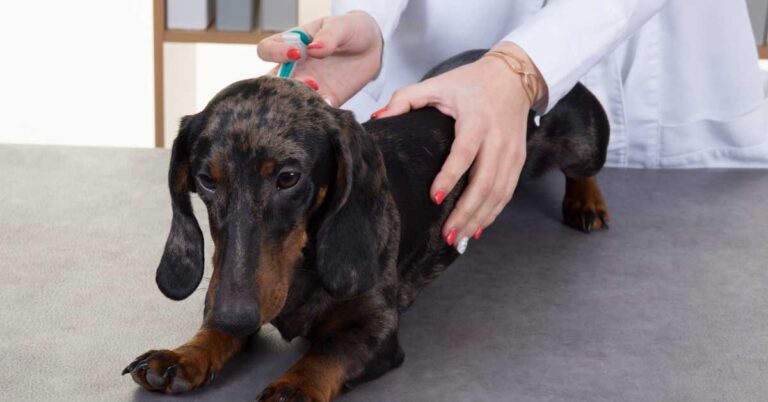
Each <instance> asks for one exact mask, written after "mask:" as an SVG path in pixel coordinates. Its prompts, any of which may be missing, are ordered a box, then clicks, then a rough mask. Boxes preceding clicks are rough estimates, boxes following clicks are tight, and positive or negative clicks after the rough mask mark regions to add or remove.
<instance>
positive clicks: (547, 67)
mask: <svg viewBox="0 0 768 402" xmlns="http://www.w3.org/2000/svg"><path fill="white" fill-rule="evenodd" d="M667 1H668V0H610V1H605V0H550V1H548V2H547V4H546V5H545V6H544V7H543V8H542V9H541V10H540V11H539V12H538V13H536V14H535V15H533V16H532V17H531V18H530V19H529V20H527V21H526V22H525V23H523V24H522V25H521V26H520V27H518V28H517V29H515V30H514V31H512V33H510V34H509V35H507V36H506V37H505V38H504V39H502V40H503V41H510V42H514V43H516V44H517V45H518V46H520V47H521V48H522V49H523V50H525V52H526V53H528V56H529V57H530V58H531V60H533V62H534V63H535V64H536V67H538V69H539V71H540V72H541V75H542V77H543V79H544V81H545V82H546V83H547V87H548V88H549V97H548V102H547V104H546V105H542V106H540V107H539V108H538V109H539V110H537V111H538V112H540V113H542V114H543V113H546V112H548V111H549V110H551V109H552V107H554V106H555V104H556V103H557V102H558V101H559V100H560V99H561V98H562V97H563V96H565V95H566V94H567V93H568V92H569V91H570V90H571V88H573V86H574V85H576V82H578V80H579V79H580V78H581V77H582V76H584V74H586V73H587V71H588V70H589V69H590V68H592V67H593V66H594V65H596V64H597V63H598V62H599V61H600V59H602V58H603V57H604V56H606V55H607V54H609V53H610V52H612V51H613V50H614V49H616V47H618V46H619V45H620V44H621V43H622V42H623V41H624V40H625V39H627V38H628V37H630V36H631V35H632V34H634V33H635V32H636V31H637V30H638V29H640V27H642V26H643V24H645V23H646V22H647V21H648V20H649V19H651V17H653V16H654V15H655V14H656V13H657V12H658V11H659V10H660V9H661V8H662V7H663V6H664V4H665V3H666V2H667Z"/></svg>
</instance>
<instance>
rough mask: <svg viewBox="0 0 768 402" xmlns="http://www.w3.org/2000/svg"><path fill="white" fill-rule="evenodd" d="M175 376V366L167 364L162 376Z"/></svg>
mask: <svg viewBox="0 0 768 402" xmlns="http://www.w3.org/2000/svg"><path fill="white" fill-rule="evenodd" d="M171 377H176V366H169V367H168V368H167V369H165V373H163V378H171Z"/></svg>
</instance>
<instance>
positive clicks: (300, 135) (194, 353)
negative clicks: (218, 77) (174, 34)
mask: <svg viewBox="0 0 768 402" xmlns="http://www.w3.org/2000/svg"><path fill="white" fill-rule="evenodd" d="M482 53H483V51H474V52H468V53H465V54H462V55H459V56H457V57H455V58H453V59H451V60H449V61H447V62H446V63H444V64H442V65H441V66H438V67H437V68H436V69H435V70H433V71H432V72H430V74H429V75H436V74H439V73H441V72H443V71H446V70H447V69H450V68H452V67H453V66H455V65H460V64H463V63H466V62H469V61H472V60H474V59H476V58H477V57H479V56H480V55H482ZM528 126H529V132H528V150H527V155H528V159H527V162H526V166H525V169H524V175H526V176H535V175H536V174H539V173H541V172H543V171H545V170H547V169H549V168H560V169H562V170H563V171H564V172H565V174H566V176H567V177H568V180H567V183H569V184H568V186H570V188H569V189H567V193H566V197H565V200H564V203H563V212H564V218H565V222H566V223H568V224H570V225H572V226H575V227H577V228H580V229H582V230H586V231H589V230H590V229H592V228H599V227H604V226H605V221H606V220H607V219H608V215H607V214H608V212H607V210H606V208H605V203H604V202H603V200H602V196H601V195H600V193H599V190H598V188H597V185H596V182H595V180H594V177H593V176H594V175H595V174H596V173H597V171H598V170H599V169H600V168H601V167H602V165H603V162H604V160H605V153H606V147H607V142H608V123H607V119H606V117H605V113H604V112H603V110H602V108H601V107H600V104H599V103H598V102H597V100H596V99H595V98H594V97H593V96H592V95H591V94H590V93H589V92H588V91H587V90H586V89H585V88H584V87H582V86H581V85H578V86H577V87H576V88H574V89H573V91H572V92H571V93H569V94H568V95H567V96H566V97H565V98H564V99H563V100H562V101H561V102H560V103H559V104H558V105H557V106H556V107H555V108H554V110H553V111H552V112H551V113H549V114H547V115H546V116H543V117H542V118H541V122H540V125H539V126H538V127H537V125H536V124H535V122H534V120H533V115H532V114H531V116H530V118H529V122H528ZM453 128H454V122H453V120H452V119H451V118H449V117H446V116H444V115H443V114H441V113H440V112H438V111H437V110H435V109H432V108H426V109H422V110H417V111H414V112H411V113H407V114H405V115H402V116H398V117H392V118H385V119H380V120H375V121H369V122H367V123H365V124H364V125H362V126H361V125H360V124H358V123H357V122H356V121H355V119H354V116H353V115H352V113H350V112H347V111H344V110H340V109H335V108H332V107H330V106H328V105H327V104H325V102H323V100H322V99H321V98H320V97H319V96H318V95H317V94H316V93H314V92H313V91H312V90H310V89H309V88H307V87H306V86H305V85H303V84H301V83H297V82H295V81H292V80H286V79H279V78H273V77H261V78H258V79H252V80H246V81H241V82H237V83H235V84H233V85H231V86H229V87H227V88H226V89H224V90H223V91H221V92H220V93H219V94H218V95H217V96H216V97H215V98H214V99H213V100H211V102H210V103H209V104H208V106H207V107H206V108H205V109H204V110H203V111H202V112H200V113H198V114H196V115H194V116H188V117H185V118H184V119H183V121H182V123H181V129H180V131H179V135H178V138H177V139H176V140H175V142H174V145H173V152H172V156H171V166H170V172H169V187H170V192H171V200H172V206H173V220H172V224H171V232H170V235H169V236H168V240H167V243H166V248H165V253H164V254H163V257H162V260H161V262H160V266H159V267H158V269H157V278H156V279H157V285H158V287H159V288H160V290H161V291H162V292H163V293H164V294H165V295H166V296H168V297H169V298H171V299H174V300H181V299H184V298H186V297H187V296H189V295H190V294H191V293H192V292H193V291H194V290H195V289H196V288H197V286H198V285H199V283H200V280H201V278H202V275H203V236H202V233H201V231H200V228H199V226H198V224H197V221H196V220H195V217H194V215H193V213H192V206H191V203H190V193H192V192H195V193H197V194H198V195H199V196H200V198H201V199H202V200H203V201H204V202H205V205H206V207H207V209H208V219H209V223H210V230H211V237H212V238H213V242H214V244H215V252H214V256H213V267H214V269H213V274H212V277H211V280H210V284H209V286H208V293H207V296H206V300H205V313H204V320H203V325H202V327H201V329H200V330H199V331H198V333H197V334H196V335H195V336H194V337H193V338H192V339H191V340H190V341H189V342H187V343H186V344H184V345H182V346H180V347H178V348H176V349H173V350H151V351H149V352H147V353H145V354H143V355H141V356H139V357H138V358H137V359H136V360H135V361H134V362H133V363H131V364H130V365H129V366H128V367H126V369H125V371H124V374H125V373H130V374H131V375H132V377H133V379H134V380H135V381H136V382H137V383H139V384H140V385H141V386H143V387H144V388H146V389H149V390H153V391H161V392H167V393H180V392H185V391H188V390H191V389H194V388H197V387H200V386H202V385H204V384H207V383H208V382H210V381H212V380H213V378H214V377H215V375H216V373H217V372H219V370H220V369H221V367H222V366H223V364H224V363H225V362H226V361H227V360H228V359H229V358H230V357H232V356H233V355H234V354H235V353H237V352H238V351H239V350H240V349H241V348H242V347H243V345H244V343H245V340H246V339H247V337H248V336H250V335H252V334H254V333H256V332H257V331H258V330H259V328H260V327H261V326H262V325H264V324H266V323H272V324H273V325H274V326H275V327H277V329H278V330H279V331H280V333H281V334H282V335H283V337H285V338H286V339H292V338H294V337H297V336H303V337H306V338H307V339H308V340H309V341H310V343H311V347H310V350H309V351H308V352H307V354H306V355H305V356H304V357H303V358H302V359H301V360H299V362H297V363H296V364H295V365H294V366H292V367H291V368H290V369H289V370H288V372H286V373H285V374H284V375H283V376H282V377H281V378H279V379H278V380H276V381H275V382H274V383H272V384H271V385H270V386H269V387H268V388H267V389H265V390H264V391H263V392H262V393H261V394H259V396H258V397H257V399H258V400H262V401H330V400H331V399H333V398H334V397H335V396H337V395H338V394H339V393H340V392H342V390H343V389H345V388H349V387H352V386H354V385H355V384H357V383H360V382H362V381H366V380H370V379H373V378H376V377H377V376H379V375H381V374H383V373H385V372H386V371H388V370H390V369H392V368H394V367H397V366H399V365H400V364H401V363H402V361H403V352H402V350H401V348H400V345H399V344H398V338H397V330H398V321H399V316H400V314H401V313H402V312H403V311H404V310H405V309H406V307H408V306H409V305H410V304H411V303H412V302H413V301H414V299H415V297H416V296H417V295H418V293H419V291H420V290H421V289H422V288H423V287H424V286H425V285H427V284H428V283H430V282H431V281H432V280H434V279H435V278H436V277H437V276H439V275H440V273H441V272H442V271H444V270H445V268H446V267H447V266H448V265H449V264H451V262H453V261H454V260H455V259H456V258H457V257H458V253H457V252H456V251H455V250H454V249H453V248H452V247H450V246H447V245H446V244H445V241H444V240H443V238H442V236H441V231H440V229H441V226H442V224H443V222H444V221H445V219H446V218H447V216H448V214H449V212H450V211H451V210H452V209H453V206H454V204H455V202H456V200H457V198H458V197H459V195H460V194H461V192H462V191H463V189H464V187H465V185H466V177H464V178H462V180H461V181H460V182H459V183H458V185H457V186H456V188H455V189H454V190H453V191H452V192H451V193H450V194H449V195H448V196H447V197H446V199H445V201H444V202H443V203H442V204H441V205H439V206H438V205H435V204H434V203H433V202H432V201H431V200H430V197H429V193H428V191H429V188H430V184H431V182H432V180H433V179H434V177H435V175H436V174H437V172H438V171H439V170H440V167H441V165H442V163H443V162H444V160H445V158H446V156H447V155H448V152H449V150H450V146H451V143H452V140H453ZM254 391H257V390H254ZM254 394H255V392H254Z"/></svg>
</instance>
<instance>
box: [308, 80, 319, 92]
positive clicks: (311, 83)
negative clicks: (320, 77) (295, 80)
mask: <svg viewBox="0 0 768 402" xmlns="http://www.w3.org/2000/svg"><path fill="white" fill-rule="evenodd" d="M304 83H305V84H307V86H309V87H310V88H312V89H314V90H315V91H317V90H318V89H320V87H319V86H318V85H317V81H315V80H313V79H311V78H307V79H306V80H304Z"/></svg>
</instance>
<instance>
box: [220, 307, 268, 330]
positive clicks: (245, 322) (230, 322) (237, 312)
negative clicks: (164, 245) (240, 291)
mask: <svg viewBox="0 0 768 402" xmlns="http://www.w3.org/2000/svg"><path fill="white" fill-rule="evenodd" d="M259 318H260V317H259V308H258V306H255V305H253V304H233V305H230V306H221V307H219V308H214V311H213V317H212V319H213V326H214V327H215V328H217V329H220V330H222V331H224V332H226V333H228V334H230V335H234V336H243V335H249V334H252V333H254V332H256V331H257V330H258V329H259Z"/></svg>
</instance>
